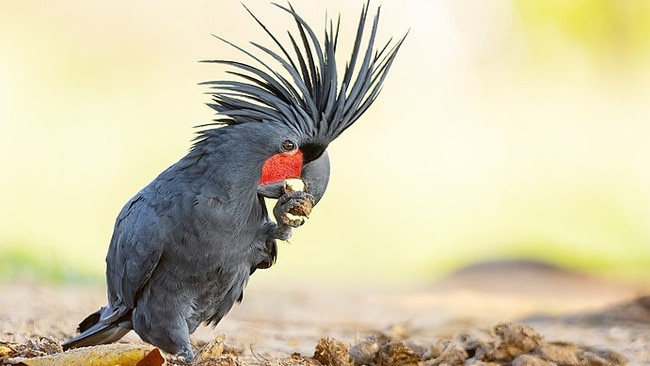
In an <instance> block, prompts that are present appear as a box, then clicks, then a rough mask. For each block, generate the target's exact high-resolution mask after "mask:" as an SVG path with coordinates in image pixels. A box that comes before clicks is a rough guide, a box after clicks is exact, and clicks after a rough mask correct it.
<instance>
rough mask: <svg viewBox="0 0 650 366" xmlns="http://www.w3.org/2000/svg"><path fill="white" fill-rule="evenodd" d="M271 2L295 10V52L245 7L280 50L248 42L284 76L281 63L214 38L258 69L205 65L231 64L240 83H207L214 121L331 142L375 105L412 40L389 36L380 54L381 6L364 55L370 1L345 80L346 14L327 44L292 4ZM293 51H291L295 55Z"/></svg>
mask: <svg viewBox="0 0 650 366" xmlns="http://www.w3.org/2000/svg"><path fill="white" fill-rule="evenodd" d="M273 5H275V6H277V7H278V8H280V9H282V10H284V11H286V12H287V13H289V14H290V15H291V16H293V18H294V20H295V22H296V26H297V31H298V33H297V36H296V35H295V34H292V33H291V32H289V31H288V32H287V34H288V37H289V41H290V45H291V46H290V47H285V46H283V45H282V43H281V42H280V41H279V40H278V38H277V37H276V36H275V35H274V34H273V33H272V32H271V31H269V29H268V28H267V27H266V26H265V25H264V23H262V22H261V21H260V19H259V18H258V17H256V16H255V15H254V14H253V13H252V12H251V11H250V10H249V9H248V8H247V7H246V6H244V8H246V10H247V11H248V13H249V14H250V15H251V16H252V17H253V19H255V21H256V22H257V24H258V25H259V26H260V27H262V29H264V31H265V32H266V33H267V34H268V35H269V36H270V38H271V39H272V40H273V42H274V43H275V46H277V48H278V50H277V51H273V50H272V49H270V48H268V47H266V46H263V45H261V44H259V43H256V42H250V44H251V45H252V46H253V47H254V48H255V49H257V50H258V51H259V52H261V54H264V55H266V56H270V57H271V58H272V59H273V60H275V61H276V62H277V63H278V64H279V65H280V66H281V68H282V70H283V72H280V71H278V69H279V67H278V65H275V64H274V65H270V64H268V63H266V62H264V61H263V60H262V59H261V58H260V57H258V56H256V55H255V54H253V53H252V52H249V51H247V50H245V49H244V48H242V47H239V46H237V45H235V44H233V43H231V42H229V41H227V40H225V39H223V38H221V37H218V36H215V37H217V38H219V39H220V40H222V41H223V42H225V43H227V44H229V45H231V46H232V47H234V48H236V49H237V50H239V51H241V52H243V53H244V54H246V55H247V56H248V57H250V58H251V59H252V60H254V61H255V64H256V65H257V66H251V65H249V64H247V63H243V62H238V61H231V60H207V61H205V62H214V63H219V64H225V65H228V66H230V67H232V68H233V70H229V71H228V72H229V73H230V74H232V75H235V76H237V77H238V78H239V79H240V80H234V81H231V80H228V81H209V82H205V83H203V84H206V85H209V86H210V87H211V89H212V90H211V92H210V93H209V94H211V95H212V96H213V103H211V104H209V106H210V107H212V108H213V109H214V110H216V111H217V112H218V114H219V116H218V118H216V119H215V120H214V121H215V123H213V124H210V125H215V124H216V125H224V124H225V125H232V124H239V123H249V122H266V121H277V122H280V123H284V124H287V125H290V126H292V127H293V128H294V129H295V130H296V131H298V132H300V133H301V134H303V135H304V136H309V137H316V138H324V139H326V140H327V142H329V141H332V140H334V139H335V138H336V137H337V136H339V135H340V134H341V132H343V131H344V130H345V129H346V128H348V127H349V126H350V125H352V123H354V122H355V121H356V120H357V119H358V118H359V117H360V116H361V115H362V114H363V113H364V112H365V111H366V110H367V109H368V107H370V105H371V104H372V103H373V102H374V101H375V99H376V98H377V96H378V95H379V92H380V91H381V88H382V84H383V82H384V79H385V78H386V75H387V73H388V70H389V69H390V66H391V64H392V63H393V60H394V59H395V55H396V54H397V51H398V50H399V48H400V46H401V45H402V43H403V41H404V38H405V37H406V36H404V37H403V38H401V39H400V40H399V41H398V42H396V43H394V44H393V41H392V39H390V40H389V41H388V42H387V43H386V44H385V45H384V46H383V47H381V48H377V49H375V36H376V34H377V27H378V23H379V14H380V9H379V8H378V9H377V13H376V14H375V16H374V20H373V22H372V28H371V30H370V35H369V36H368V37H367V40H366V42H365V50H364V49H363V48H362V47H363V43H364V42H363V41H364V31H365V30H366V27H367V26H366V22H367V18H368V8H369V6H368V4H367V3H366V4H364V6H363V8H362V11H361V16H360V18H359V24H358V27H357V33H356V38H355V41H354V46H353V48H352V54H351V56H350V59H349V60H348V61H347V63H346V66H345V72H344V74H343V77H342V78H341V77H340V75H339V73H338V69H337V62H336V58H335V56H336V51H337V43H338V37H339V26H340V16H339V18H338V19H337V21H336V23H334V21H333V20H331V19H330V20H326V26H325V38H324V41H323V43H321V42H320V41H319V40H318V37H317V36H316V34H315V33H314V31H313V29H312V28H311V27H310V26H309V25H308V24H307V23H306V22H305V20H304V19H303V18H302V17H300V15H298V13H296V11H295V10H294V8H293V6H292V5H291V4H290V3H289V4H288V7H285V6H282V5H279V4H275V3H274V4H273ZM391 44H392V46H391ZM287 45H288V44H287ZM287 48H290V49H292V50H293V54H294V55H293V56H291V54H290V52H289V51H288V50H287ZM205 126H206V125H204V126H202V127H205ZM207 131H209V130H207ZM207 131H204V132H203V133H206V132H207Z"/></svg>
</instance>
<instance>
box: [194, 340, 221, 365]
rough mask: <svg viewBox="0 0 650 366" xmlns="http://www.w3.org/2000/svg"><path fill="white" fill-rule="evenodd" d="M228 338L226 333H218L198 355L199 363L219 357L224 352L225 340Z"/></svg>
mask: <svg viewBox="0 0 650 366" xmlns="http://www.w3.org/2000/svg"><path fill="white" fill-rule="evenodd" d="M225 340H226V335H225V334H220V335H218V336H217V337H216V338H215V339H213V340H211V341H210V342H209V343H208V344H206V345H205V346H204V347H203V349H201V352H200V353H199V355H198V357H197V358H196V362H197V363H202V362H207V361H209V360H211V359H214V358H219V357H221V355H222V354H223V347H224V345H223V342H224V341H225Z"/></svg>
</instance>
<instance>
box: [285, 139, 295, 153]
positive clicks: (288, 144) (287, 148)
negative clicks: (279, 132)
mask: <svg viewBox="0 0 650 366" xmlns="http://www.w3.org/2000/svg"><path fill="white" fill-rule="evenodd" d="M295 148H296V144H295V143H294V142H293V141H291V140H284V141H283V142H282V150H284V151H286V152H289V151H293V150H294V149H295Z"/></svg>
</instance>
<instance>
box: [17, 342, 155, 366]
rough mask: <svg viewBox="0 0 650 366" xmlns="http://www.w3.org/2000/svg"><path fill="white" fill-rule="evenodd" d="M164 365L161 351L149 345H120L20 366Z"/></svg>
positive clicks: (77, 351)
mask: <svg viewBox="0 0 650 366" xmlns="http://www.w3.org/2000/svg"><path fill="white" fill-rule="evenodd" d="M152 354H153V356H152ZM140 362H143V363H140ZM164 363H165V360H164V359H163V358H162V356H160V351H159V350H158V349H157V348H154V347H152V346H147V345H139V344H138V345H136V344H123V343H118V344H104V345H99V346H92V347H83V348H76V349H73V350H70V351H67V352H63V353H57V354H55V355H49V356H43V357H36V358H30V359H25V360H23V361H22V362H21V363H20V364H19V365H25V366H64V365H66V366H76V365H79V366H115V365H119V366H138V365H139V366H161V365H163V364H164Z"/></svg>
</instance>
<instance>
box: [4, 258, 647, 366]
mask: <svg viewBox="0 0 650 366" xmlns="http://www.w3.org/2000/svg"><path fill="white" fill-rule="evenodd" d="M647 285H648V283H647V282H646V283H645V284H630V283H623V282H615V281H611V280H605V279H600V278H595V277H590V276H587V275H583V274H579V273H574V272H570V271H565V270H561V269H558V268H555V267H551V266H547V265H544V264H539V263H534V262H521V261H519V262H497V263H494V262H493V263H484V264H480V265H475V266H471V267H468V268H465V269H463V270H461V271H458V272H457V273H454V274H452V275H450V276H448V277H446V278H443V279H441V280H438V281H436V282H434V283H431V284H428V285H422V286H413V287H401V288H386V287H382V288H380V287H378V286H373V287H368V286H361V285H359V286H358V287H356V286H354V285H350V286H348V287H346V288H341V287H336V286H314V285H313V284H312V285H309V286H307V285H299V284H278V285H277V286H275V287H274V288H270V287H269V286H268V285H263V286H261V285H255V281H254V279H253V281H251V284H250V285H249V287H248V289H247V291H246V293H245V297H244V301H243V303H242V304H241V305H238V306H235V308H233V310H232V311H231V313H230V314H229V315H228V316H227V317H226V318H225V319H224V320H223V321H222V322H221V323H220V324H219V326H218V327H217V328H216V329H213V328H200V329H199V330H198V331H197V332H196V333H195V334H194V335H193V337H192V339H193V342H194V343H195V345H196V346H201V345H203V344H205V343H207V342H209V341H211V340H213V339H214V338H215V337H216V336H218V335H219V334H222V333H224V334H225V336H226V339H225V345H226V355H225V356H227V357H228V362H230V364H241V365H248V364H254V365H256V364H262V365H279V364H284V365H289V364H318V361H319V362H320V363H322V364H341V365H343V364H357V365H358V364H375V365H389V364H395V365H397V364H401V365H406V364H424V365H442V364H459V365H463V364H465V365H470V364H471V365H553V364H566V365H572V364H575V365H620V364H629V365H650V297H644V296H643V295H644V294H650V287H649V286H647ZM0 297H1V298H2V299H3V301H2V307H0V344H3V343H2V342H4V344H11V345H21V344H23V345H24V344H26V343H29V342H30V341H31V342H37V341H38V340H39V339H41V337H48V339H51V340H54V341H62V340H64V339H66V338H68V337H70V336H71V335H72V334H73V333H74V330H75V327H76V325H77V323H78V322H79V321H80V320H81V319H83V318H84V317H85V316H86V315H87V314H88V313H90V312H91V311H94V310H96V308H98V307H99V306H100V305H102V304H104V301H105V293H104V289H103V288H102V287H101V286H97V287H90V286H81V287H79V286H76V287H75V286H55V285H42V284H36V283H30V282H24V281H23V282H12V283H1V284H0ZM502 322H517V323H514V324H510V323H502ZM499 324H500V325H499ZM513 332H514V333H517V334H516V335H515V336H512V334H514V333H513ZM509 334H510V335H509ZM324 337H326V338H324ZM509 337H510V338H509ZM512 337H519V338H518V339H519V340H514V339H515V338H512ZM521 337H524V338H526V339H527V340H521V339H520V338H521ZM508 339H510V340H508ZM336 340H338V341H340V343H336ZM124 341H125V342H134V343H139V342H140V340H139V338H138V337H137V335H135V334H134V333H133V332H132V333H129V334H128V335H127V336H126V337H125V338H124ZM511 341H512V342H515V343H508V342H511ZM323 342H325V343H323ZM327 342H334V343H327ZM517 342H519V343H521V344H519V343H517ZM526 342H528V343H526ZM30 344H31V343H30ZM339 346H340V347H342V348H341V349H342V351H341V352H342V354H345V357H344V360H343V361H341V360H338V361H337V359H335V358H331V357H335V356H336V354H335V353H336V352H334V356H332V355H331V354H329V353H328V352H330V351H332V350H336V349H338V348H336V347H339ZM323 347H324V348H323ZM328 347H330V348H328ZM391 347H392V348H391ZM400 347H401V348H400ZM499 347H501V350H499V349H500V348H499ZM504 347H505V348H504ZM398 348H399V349H398ZM560 348H562V349H561V350H560ZM463 349H464V351H463ZM315 350H316V352H315ZM453 350H456V351H459V352H460V353H462V355H461V356H458V357H457V359H456V361H453V362H452V361H449V359H447V360H446V361H445V360H443V359H442V358H441V357H443V356H444V355H447V356H445V357H449V354H450V352H452V351H453ZM504 350H505V351H504ZM548 350H560V351H562V352H564V351H565V350H569V351H570V352H569V353H571V355H569V356H566V357H565V358H564V359H563V360H564V361H562V360H560V361H558V360H553V356H544V354H545V352H550V351H548ZM393 351H394V352H396V353H394V354H391V353H390V352H393ZM332 352H333V351H332ZM337 352H338V351H337ZM382 352H383V353H382ZM463 352H464V353H463ZM489 352H492V356H490V355H489ZM498 352H501V353H503V352H506V353H508V352H510V353H512V357H510V356H508V357H509V358H508V357H505V358H499V357H497V356H494V355H497V354H498ZM558 352H559V351H558ZM567 352H568V351H567ZM315 353H316V356H317V357H316V359H313V358H311V357H313V356H314V355H315ZM560 353H561V352H560ZM565 353H566V352H565ZM486 354H487V356H486ZM520 354H524V355H523V356H521V357H516V356H517V355H520ZM528 354H530V355H531V356H530V357H529V356H528ZM299 355H300V356H299ZM319 355H320V356H319ZM575 355H577V356H575ZM585 355H586V356H585ZM589 355H593V357H592V356H589ZM225 356H224V357H225ZM330 356H331V357H330ZM348 356H349V357H350V358H348ZM411 356H412V357H411ZM301 357H307V358H301ZM319 357H320V358H319ZM328 357H329V358H328ZM364 357H365V358H364ZM531 357H532V358H531ZM535 357H537V358H535ZM545 357H546V358H545ZM549 357H550V359H549ZM558 357H559V356H558ZM562 357H564V356H562ZM576 357H577V358H576ZM589 357H591V358H589ZM542 359H543V360H546V361H543V360H542ZM316 360H318V361H316ZM346 360H347V361H346ZM5 361H7V360H5ZM346 362H347V363H346ZM445 362H446V363H445ZM490 362H492V363H490ZM535 362H537V363H535ZM544 362H546V363H544ZM2 363H3V361H2V358H1V357H0V364H2ZM214 364H218V363H214Z"/></svg>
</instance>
